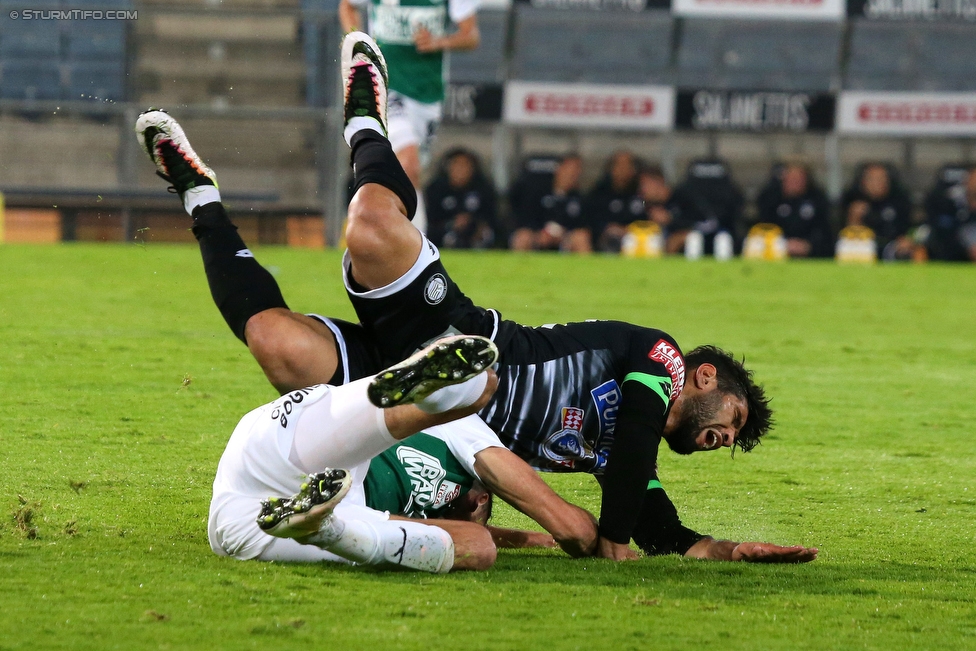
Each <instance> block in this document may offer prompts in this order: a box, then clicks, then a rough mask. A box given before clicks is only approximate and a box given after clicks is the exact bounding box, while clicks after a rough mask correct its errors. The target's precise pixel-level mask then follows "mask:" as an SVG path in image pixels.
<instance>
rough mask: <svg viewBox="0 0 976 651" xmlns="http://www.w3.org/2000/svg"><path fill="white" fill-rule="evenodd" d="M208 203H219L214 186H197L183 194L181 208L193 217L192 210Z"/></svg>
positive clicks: (217, 191) (217, 192) (218, 193)
mask: <svg viewBox="0 0 976 651" xmlns="http://www.w3.org/2000/svg"><path fill="white" fill-rule="evenodd" d="M208 203H220V191H219V190H218V189H217V186H214V185H199V186H197V187H195V188H190V189H189V190H187V191H186V192H184V193H183V208H185V209H186V212H187V214H189V215H190V217H193V209H194V208H196V207H197V206H203V205H205V204H208Z"/></svg>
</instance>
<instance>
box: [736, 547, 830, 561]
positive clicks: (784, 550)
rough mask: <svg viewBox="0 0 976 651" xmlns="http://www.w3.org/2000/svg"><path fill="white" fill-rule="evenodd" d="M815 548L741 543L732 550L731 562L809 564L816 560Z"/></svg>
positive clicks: (816, 550)
mask: <svg viewBox="0 0 976 651" xmlns="http://www.w3.org/2000/svg"><path fill="white" fill-rule="evenodd" d="M818 551H819V550H818V549H817V548H816V547H803V546H802V545H793V546H792V547H783V546H781V545H774V544H773V543H764V542H743V543H739V544H738V545H736V546H735V547H734V548H733V549H732V558H731V559H729V560H733V561H745V562H747V563H809V562H810V561H812V560H814V559H816V558H817V552H818Z"/></svg>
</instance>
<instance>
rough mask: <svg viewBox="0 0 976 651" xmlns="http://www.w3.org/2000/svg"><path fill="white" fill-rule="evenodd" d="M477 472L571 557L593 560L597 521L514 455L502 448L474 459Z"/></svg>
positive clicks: (491, 488)
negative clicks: (536, 523) (588, 557)
mask: <svg viewBox="0 0 976 651" xmlns="http://www.w3.org/2000/svg"><path fill="white" fill-rule="evenodd" d="M474 469H475V471H477V473H478V477H479V478H480V479H481V483H483V484H484V485H485V487H486V488H487V489H488V490H489V491H491V492H492V493H494V494H495V495H497V496H498V497H500V498H501V499H503V500H505V501H506V502H507V503H509V504H511V505H512V506H514V507H515V508H516V509H518V510H519V511H521V512H522V513H524V514H525V515H527V516H529V517H530V518H532V519H533V520H535V521H536V522H538V523H539V524H540V525H541V526H542V528H543V529H545V530H546V531H548V532H549V533H550V534H552V537H553V538H554V539H555V541H556V542H557V543H558V544H559V546H560V547H562V548H563V551H565V552H566V553H567V554H569V555H570V556H576V557H579V556H590V555H592V554H593V551H594V549H595V547H596V540H597V531H596V520H595V519H594V518H593V516H592V515H591V514H590V513H589V512H588V511H585V510H584V509H581V508H579V507H578V506H574V505H572V504H569V503H568V502H566V501H565V500H563V498H561V497H559V496H558V495H556V493H555V491H553V490H552V489H551V488H550V487H549V485H548V484H547V483H546V482H544V481H542V478H541V477H539V475H538V474H536V472H535V471H534V470H533V469H532V468H531V467H530V466H529V464H527V463H525V462H524V461H522V459H520V458H518V457H517V456H516V455H515V454H514V453H512V452H511V451H509V450H507V449H505V448H499V447H491V448H485V449H484V450H482V451H481V452H479V453H478V454H476V455H475V462H474Z"/></svg>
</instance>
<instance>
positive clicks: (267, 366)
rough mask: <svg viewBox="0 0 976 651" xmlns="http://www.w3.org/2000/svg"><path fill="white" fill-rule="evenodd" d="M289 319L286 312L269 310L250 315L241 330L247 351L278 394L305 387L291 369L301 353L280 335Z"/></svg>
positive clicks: (279, 309)
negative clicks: (242, 330)
mask: <svg viewBox="0 0 976 651" xmlns="http://www.w3.org/2000/svg"><path fill="white" fill-rule="evenodd" d="M291 318H292V315H291V311H290V310H287V309H284V308H272V309H270V310H264V311H263V312H258V313H257V314H255V315H254V316H252V317H251V318H250V319H248V321H247V325H246V326H245V328H244V334H245V338H246V339H247V348H248V350H250V351H251V355H252V356H253V357H254V359H255V360H256V361H257V363H258V365H259V366H260V367H261V370H262V371H264V374H265V376H267V378H268V381H269V382H271V384H272V385H273V386H274V387H275V388H276V389H277V390H278V391H279V392H280V393H285V392H287V391H291V390H293V389H297V388H300V387H303V386H306V385H307V384H308V383H307V382H302V381H301V379H299V378H297V377H296V374H295V370H294V369H295V367H296V365H297V362H298V361H299V360H301V359H303V357H304V355H305V351H304V350H303V348H302V346H301V345H300V344H299V343H298V342H295V341H294V340H293V339H292V338H290V337H283V336H282V332H283V331H284V330H285V328H286V327H287V326H288V325H290V324H289V323H287V322H288V321H289V320H290V319H291Z"/></svg>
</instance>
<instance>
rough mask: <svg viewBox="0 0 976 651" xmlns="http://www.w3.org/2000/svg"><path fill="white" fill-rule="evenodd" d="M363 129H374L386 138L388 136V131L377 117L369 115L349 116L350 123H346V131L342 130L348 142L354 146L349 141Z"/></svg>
mask: <svg viewBox="0 0 976 651" xmlns="http://www.w3.org/2000/svg"><path fill="white" fill-rule="evenodd" d="M363 129H372V130H373V131H375V132H376V133H378V134H380V135H381V136H383V137H384V138H385V137H386V131H384V130H383V125H382V124H380V123H379V121H378V120H377V119H376V118H371V117H369V116H368V115H357V116H356V117H354V118H349V123H348V124H347V125H346V129H345V131H343V132H342V137H343V138H345V139H346V144H347V145H349V146H350V147H352V145H351V144H350V142H349V141H350V140H352V137H353V136H354V135H356V134H357V133H358V132H360V131H362V130H363Z"/></svg>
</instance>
